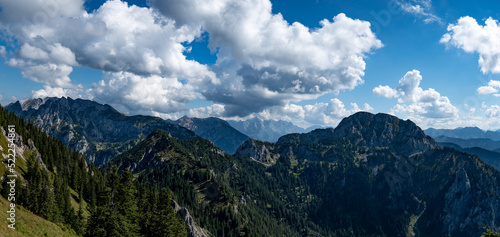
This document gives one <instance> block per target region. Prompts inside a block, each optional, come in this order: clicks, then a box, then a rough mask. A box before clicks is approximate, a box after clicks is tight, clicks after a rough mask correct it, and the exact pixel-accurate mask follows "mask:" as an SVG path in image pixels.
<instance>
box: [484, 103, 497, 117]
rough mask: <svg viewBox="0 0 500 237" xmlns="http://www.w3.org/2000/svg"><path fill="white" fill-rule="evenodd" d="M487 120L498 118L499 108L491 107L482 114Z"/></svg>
mask: <svg viewBox="0 0 500 237" xmlns="http://www.w3.org/2000/svg"><path fill="white" fill-rule="evenodd" d="M484 115H486V117H487V118H497V119H498V118H500V106H498V105H492V106H490V108H488V109H487V110H486V112H484Z"/></svg>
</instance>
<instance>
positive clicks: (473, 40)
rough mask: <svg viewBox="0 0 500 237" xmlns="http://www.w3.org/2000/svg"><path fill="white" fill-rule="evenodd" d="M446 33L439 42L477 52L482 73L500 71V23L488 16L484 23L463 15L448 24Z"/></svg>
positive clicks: (469, 51)
mask: <svg viewBox="0 0 500 237" xmlns="http://www.w3.org/2000/svg"><path fill="white" fill-rule="evenodd" d="M447 29H448V33H446V34H445V35H443V37H442V38H441V40H440V42H441V43H444V44H447V45H450V46H455V47H457V48H460V49H463V50H464V51H465V52H468V53H474V52H477V53H479V66H480V67H481V71H482V72H483V73H490V72H491V73H500V37H499V35H500V25H499V24H498V21H497V20H494V19H493V18H491V17H490V18H488V19H487V20H486V21H485V25H479V24H478V23H477V21H476V20H475V19H474V18H472V17H470V16H464V17H461V18H460V19H458V21H457V23H456V24H450V25H448V28H447Z"/></svg>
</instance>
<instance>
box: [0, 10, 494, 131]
mask: <svg viewBox="0 0 500 237" xmlns="http://www.w3.org/2000/svg"><path fill="white" fill-rule="evenodd" d="M465 2H466V1H446V0H442V1H437V0H434V1H432V0H379V1H372V0H357V1H343V0H339V1H337V0H316V1H310V0H286V1H283V0H280V1H277V0H272V1H270V0H182V1H181V0H149V1H138V0H130V1H121V0H113V1H102V0H88V1H84V0H46V1H42V0H17V1H11V0H0V104H2V105H7V104H9V103H11V102H14V101H17V100H20V101H24V100H27V99H30V98H43V97H47V96H50V97H54V96H55V97H71V98H73V99H75V98H83V99H91V100H94V101H97V102H99V103H103V104H110V105H111V106H113V107H115V108H116V109H117V110H119V111H121V112H124V113H127V114H130V115H135V114H147V115H154V116H159V117H162V118H169V119H176V118H179V117H182V116H184V115H188V116H192V117H211V116H215V117H220V118H224V119H248V118H254V117H258V118H262V119H274V120H285V121H291V122H293V123H294V124H296V125H299V126H302V127H308V126H312V125H320V126H336V125H337V124H338V123H339V122H340V121H341V119H342V118H344V117H346V116H349V115H351V114H353V113H355V112H358V111H369V112H372V113H389V114H393V115H396V116H398V117H400V118H403V119H410V120H412V121H414V122H416V123H417V125H419V126H420V127H422V128H424V129H425V128H429V127H434V128H456V127H466V126H477V127H480V128H482V129H485V130H497V129H500V25H499V23H498V20H500V6H499V5H498V4H497V3H496V2H495V1H475V2H474V3H465Z"/></svg>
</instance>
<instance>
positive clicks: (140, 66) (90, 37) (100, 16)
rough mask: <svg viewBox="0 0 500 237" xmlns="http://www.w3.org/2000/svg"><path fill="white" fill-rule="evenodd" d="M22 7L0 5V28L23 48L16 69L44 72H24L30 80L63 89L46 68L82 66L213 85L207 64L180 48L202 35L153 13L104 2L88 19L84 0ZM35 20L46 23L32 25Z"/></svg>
mask: <svg viewBox="0 0 500 237" xmlns="http://www.w3.org/2000/svg"><path fill="white" fill-rule="evenodd" d="M22 4H26V2H25V0H22V1H14V2H13V1H6V0H0V7H1V8H2V11H1V12H0V19H3V23H0V29H2V30H4V31H5V32H7V33H9V34H10V35H11V36H13V37H14V38H15V39H16V40H17V41H19V43H20V44H21V45H22V46H21V47H20V50H19V52H18V53H17V54H16V55H15V56H14V58H13V59H15V60H17V61H25V63H23V64H17V65H16V66H17V67H19V68H20V69H21V70H22V71H23V72H25V71H30V70H32V69H33V67H36V68H37V69H38V70H41V69H48V71H45V72H42V73H40V74H39V75H37V76H34V75H31V74H32V73H31V72H25V74H29V77H28V78H29V79H31V80H35V81H37V82H43V83H46V84H47V85H50V86H52V85H58V86H61V85H60V83H59V82H52V81H51V80H57V78H56V79H52V78H53V77H50V76H48V75H50V73H51V72H52V66H50V65H59V67H63V66H66V67H70V66H72V65H81V66H85V67H90V68H94V69H98V70H104V71H112V72H117V71H125V72H132V73H135V74H137V75H150V74H159V75H162V76H165V77H180V78H184V79H187V80H192V81H196V82H201V81H203V80H210V81H212V82H213V83H214V84H216V82H217V81H216V78H215V74H214V73H212V72H210V70H209V69H208V67H207V66H206V65H202V64H200V63H198V62H196V61H193V60H187V59H186V57H185V56H184V55H183V52H184V51H185V50H187V49H186V47H184V46H183V45H182V43H189V42H191V41H193V40H194V39H195V37H197V36H199V35H200V34H201V30H200V29H199V28H197V29H192V28H189V27H185V26H181V27H176V26H175V25H174V21H173V20H171V19H168V18H165V17H162V16H161V15H159V14H157V13H155V11H154V10H153V9H149V8H140V7H137V6H128V5H127V3H124V2H121V1H118V0H114V1H108V2H105V3H104V4H103V5H102V6H101V7H100V8H99V9H97V10H96V11H94V12H92V13H90V14H89V13H86V12H85V11H83V10H82V9H83V1H79V0H70V1H65V2H64V3H62V2H59V1H55V0H54V1H50V0H49V1H37V2H36V3H34V4H28V5H30V6H28V7H25V6H24V5H22ZM33 6H36V8H35V7H33ZM36 9H38V10H36ZM79 9H80V10H79ZM13 13H16V14H13ZM38 15H43V16H44V17H45V18H47V19H46V20H43V21H36V20H35V21H31V19H32V18H33V17H35V18H36V16H38ZM45 18H44V19H45ZM26 19H27V20H26ZM7 23H9V24H7ZM25 66H26V67H27V68H26V67H25ZM42 76H48V77H45V78H42ZM69 81H70V80H69ZM66 86H68V85H66Z"/></svg>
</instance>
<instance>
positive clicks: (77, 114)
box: [5, 98, 196, 166]
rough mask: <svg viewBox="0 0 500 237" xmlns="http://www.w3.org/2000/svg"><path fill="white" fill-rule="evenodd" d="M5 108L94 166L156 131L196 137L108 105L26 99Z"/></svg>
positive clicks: (68, 99)
mask: <svg viewBox="0 0 500 237" xmlns="http://www.w3.org/2000/svg"><path fill="white" fill-rule="evenodd" d="M5 108H6V109H7V110H9V111H10V112H13V113H15V114H16V115H17V116H19V117H22V118H24V119H26V120H29V121H31V122H33V123H34V124H35V125H37V126H38V127H40V128H42V129H43V130H44V131H45V132H47V133H49V134H51V135H53V136H55V137H56V138H58V139H60V140H61V141H63V142H64V143H65V144H67V145H68V146H69V147H71V148H74V149H76V150H79V151H81V152H82V153H83V154H85V155H86V156H87V159H88V160H89V161H90V162H92V163H94V164H96V165H98V166H99V165H103V164H105V163H106V162H108V161H109V160H110V159H111V158H113V157H115V156H116V155H118V154H120V153H122V152H124V151H126V150H128V149H130V148H132V147H133V146H134V145H136V144H137V143H138V142H139V141H141V140H142V139H144V138H146V136H147V135H149V134H150V133H151V132H153V131H154V130H156V129H159V128H161V129H163V130H165V131H168V132H169V133H170V134H171V135H172V136H175V137H177V138H180V139H187V138H194V137H195V136H196V135H195V134H194V133H193V132H192V131H190V130H188V129H186V128H184V127H182V126H179V125H175V124H172V123H169V122H167V121H165V120H163V119H161V118H157V117H152V116H143V115H137V116H128V115H125V114H123V113H120V112H118V111H117V110H115V109H114V108H112V107H111V106H109V105H102V104H99V103H96V102H94V101H90V100H82V99H76V100H73V99H71V98H45V99H30V100H27V101H25V102H24V103H23V104H22V105H21V103H19V101H18V102H15V103H12V104H9V105H7V106H6V107H5Z"/></svg>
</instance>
